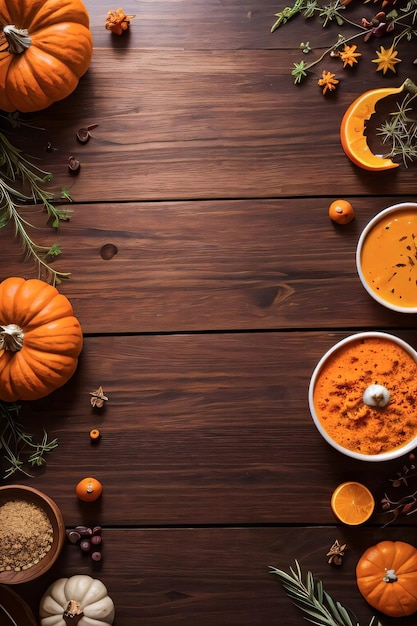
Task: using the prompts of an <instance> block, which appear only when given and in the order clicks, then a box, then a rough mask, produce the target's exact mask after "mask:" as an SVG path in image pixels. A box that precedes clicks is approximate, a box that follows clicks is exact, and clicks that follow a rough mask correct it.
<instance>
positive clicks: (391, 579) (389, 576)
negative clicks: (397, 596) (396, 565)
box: [382, 569, 398, 583]
mask: <svg viewBox="0 0 417 626" xmlns="http://www.w3.org/2000/svg"><path fill="white" fill-rule="evenodd" d="M382 580H383V581H384V583H395V581H397V580H398V576H397V574H396V573H395V571H394V570H393V569H387V570H385V576H384V578H383V579H382Z"/></svg>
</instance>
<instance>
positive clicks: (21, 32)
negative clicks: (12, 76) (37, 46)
mask: <svg viewBox="0 0 417 626" xmlns="http://www.w3.org/2000/svg"><path fill="white" fill-rule="evenodd" d="M3 33H4V36H5V37H6V41H7V43H8V44H9V47H8V48H7V51H8V52H10V54H21V53H22V52H25V50H27V49H28V48H29V46H30V44H31V43H32V39H31V38H30V37H29V32H28V30H27V28H16V26H15V25H14V24H9V25H8V26H4V28H3Z"/></svg>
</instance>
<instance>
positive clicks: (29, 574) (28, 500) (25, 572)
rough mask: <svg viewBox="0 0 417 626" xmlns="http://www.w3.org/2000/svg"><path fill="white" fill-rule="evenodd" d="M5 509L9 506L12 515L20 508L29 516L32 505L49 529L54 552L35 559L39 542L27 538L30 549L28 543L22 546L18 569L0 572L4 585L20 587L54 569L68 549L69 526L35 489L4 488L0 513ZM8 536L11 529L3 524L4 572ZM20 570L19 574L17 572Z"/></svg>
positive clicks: (0, 493) (0, 490)
mask: <svg viewBox="0 0 417 626" xmlns="http://www.w3.org/2000/svg"><path fill="white" fill-rule="evenodd" d="M12 503H14V504H12ZM20 503H22V504H20ZM3 505H7V507H8V511H10V510H13V507H16V512H18V511H19V510H23V512H26V511H27V509H28V505H32V506H33V507H34V508H33V512H34V515H35V519H40V520H41V523H42V526H43V525H44V526H45V529H46V530H45V535H47V536H48V543H49V545H50V548H49V547H48V549H47V551H46V553H45V555H44V556H42V555H39V558H38V557H37V556H36V555H35V552H37V548H35V547H34V546H35V544H36V542H35V539H34V538H33V537H31V536H27V534H26V533H25V536H26V539H25V541H26V546H25V545H24V542H22V545H24V547H23V549H22V553H21V554H19V555H16V556H15V559H16V561H15V563H14V565H15V566H16V567H13V564H9V565H8V567H9V568H11V569H4V571H0V584H5V585H18V584H22V583H26V582H29V581H31V580H35V579H36V578H39V577H40V576H42V575H43V574H45V573H46V572H47V571H48V570H49V569H50V568H51V567H52V565H53V564H54V563H55V561H56V560H57V558H58V556H59V555H60V553H61V550H62V548H63V546H64V542H65V524H64V520H63V517H62V514H61V511H60V509H59V508H58V506H57V504H56V503H55V502H54V501H53V500H52V499H51V498H50V497H49V496H47V495H46V494H44V493H42V492H41V491H38V490H37V489H34V488H33V487H27V486H25V485H6V486H2V487H0V511H1V507H2V506H3ZM3 512H4V509H3ZM45 515H46V517H45ZM6 535H7V529H5V528H4V524H3V525H1V527H0V558H1V559H2V561H1V562H2V566H1V569H3V568H4V558H5V557H4V556H3V555H4V553H5V547H6V545H7V538H6ZM2 544H3V545H2ZM39 552H40V549H39ZM30 555H32V556H30ZM33 555H35V556H33ZM32 557H33V558H32ZM35 561H38V562H35ZM17 568H18V571H16V569H17Z"/></svg>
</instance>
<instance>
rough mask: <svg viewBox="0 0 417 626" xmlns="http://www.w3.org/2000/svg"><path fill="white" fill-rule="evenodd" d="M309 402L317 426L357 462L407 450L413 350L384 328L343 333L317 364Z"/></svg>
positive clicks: (415, 410)
mask: <svg viewBox="0 0 417 626" xmlns="http://www.w3.org/2000/svg"><path fill="white" fill-rule="evenodd" d="M381 390H384V392H383V393H381ZM308 400H309V406H310V413H311V416H312V418H313V421H314V423H315V425H316V427H317V430H318V431H319V433H320V434H321V435H322V437H323V439H325V441H327V443H329V444H330V445H331V446H333V447H334V448H336V450H338V451H339V452H342V453H343V454H345V455H347V456H350V457H352V458H354V459H357V460H362V461H389V460H391V459H395V458H398V457H400V456H403V455H405V454H408V453H410V452H411V451H412V450H414V448H416V446H417V352H416V350H414V348H412V347H411V346H410V345H409V344H408V343H406V342H405V341H403V340H402V339H400V338H399V337H396V336H394V335H391V334H388V333H384V332H376V331H375V332H362V333H357V334H355V335H351V336H349V337H346V338H345V339H342V341H339V342H338V343H337V344H336V345H334V346H333V347H332V348H331V349H330V350H329V351H328V352H326V354H325V355H324V356H323V357H322V358H321V359H320V361H319V362H318V364H317V366H316V368H315V370H314V372H313V374H312V376H311V380H310V386H309V392H308Z"/></svg>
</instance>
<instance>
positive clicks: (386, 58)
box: [372, 46, 401, 74]
mask: <svg viewBox="0 0 417 626" xmlns="http://www.w3.org/2000/svg"><path fill="white" fill-rule="evenodd" d="M380 48H381V49H380V51H379V52H378V50H376V53H377V55H378V58H377V59H372V63H378V67H377V68H376V71H377V72H380V71H382V73H383V74H386V73H387V70H391V71H392V72H394V74H395V72H396V69H395V64H396V63H400V62H401V59H397V58H396V57H397V54H398V52H397V50H394V46H391V48H383V46H380Z"/></svg>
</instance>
